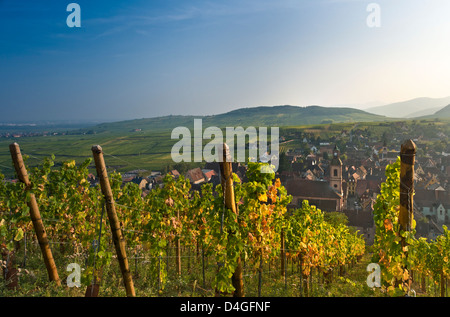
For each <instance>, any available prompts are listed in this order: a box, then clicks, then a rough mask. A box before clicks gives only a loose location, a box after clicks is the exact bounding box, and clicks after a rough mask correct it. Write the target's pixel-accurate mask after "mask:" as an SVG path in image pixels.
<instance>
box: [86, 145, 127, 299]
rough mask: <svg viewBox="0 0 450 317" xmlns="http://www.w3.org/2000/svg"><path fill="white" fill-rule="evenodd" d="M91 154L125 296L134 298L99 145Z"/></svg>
mask: <svg viewBox="0 0 450 317" xmlns="http://www.w3.org/2000/svg"><path fill="white" fill-rule="evenodd" d="M92 153H93V156H94V161H95V168H96V170H97V175H98V177H99V178H100V186H101V189H102V193H103V196H104V197H105V202H106V212H107V214H108V219H109V224H110V227H111V233H112V237H113V241H114V246H115V248H116V253H117V259H118V260H119V264H120V270H121V272H122V277H123V282H124V284H125V289H126V293H127V296H130V297H134V296H136V294H135V291H134V285H133V278H132V276H131V272H130V267H129V265H128V259H127V254H126V249H125V239H124V237H123V234H122V230H121V228H120V222H119V218H118V217H117V213H116V208H115V206H114V197H113V193H112V190H111V186H110V184H109V179H108V173H107V171H106V165H105V160H104V158H103V151H102V148H101V146H100V145H94V146H93V147H92Z"/></svg>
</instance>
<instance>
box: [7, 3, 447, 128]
mask: <svg viewBox="0 0 450 317" xmlns="http://www.w3.org/2000/svg"><path fill="white" fill-rule="evenodd" d="M71 2H72V1H71V0H68V1H62V0H45V1H43V0H33V1H29V0H21V1H17V0H0V123H1V122H21V121H34V120H82V121H116V120H128V119H138V118H146V117H156V116H163V115H170V114H172V115H211V114H218V113H224V112H227V111H231V110H234V109H237V108H242V107H256V106H273V105H297V106H309V105H320V106H354V107H359V108H367V107H369V106H375V105H381V104H387V103H391V102H399V101H405V100H409V99H413V98H417V97H432V98H442V97H447V96H450V19H449V18H448V16H449V14H450V1H448V0H378V1H376V0H375V1H373V0H372V1H365V0H220V1H219V0H209V1H206V0H145V1H138V0H134V1H133V0H128V1H124V0H117V1H104V0H78V1H76V3H77V4H78V5H79V8H80V10H79V12H80V16H79V17H80V19H79V20H80V23H81V25H80V27H69V25H68V24H67V17H68V16H69V15H70V14H71V13H72V12H71V11H67V6H68V5H69V4H70V3H71ZM372 3H374V4H376V5H377V7H378V9H379V11H377V12H378V13H379V15H377V16H375V20H373V18H374V15H373V14H375V13H376V12H375V11H371V10H369V11H368V6H369V5H370V4H372ZM378 18H379V19H378ZM368 20H370V21H379V25H377V26H375V27H371V23H370V22H369V23H368Z"/></svg>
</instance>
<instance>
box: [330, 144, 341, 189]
mask: <svg viewBox="0 0 450 317" xmlns="http://www.w3.org/2000/svg"><path fill="white" fill-rule="evenodd" d="M330 186H331V187H332V188H333V189H334V190H335V191H336V192H337V193H338V194H340V195H342V161H341V158H340V151H339V148H338V147H337V146H334V150H333V158H332V159H331V162H330Z"/></svg>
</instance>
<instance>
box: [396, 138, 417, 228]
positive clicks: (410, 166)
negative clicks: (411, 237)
mask: <svg viewBox="0 0 450 317" xmlns="http://www.w3.org/2000/svg"><path fill="white" fill-rule="evenodd" d="M415 155H416V145H415V144H414V142H413V141H412V140H407V141H406V142H404V143H403V144H402V145H401V150H400V160H401V165H400V213H399V223H400V228H401V230H403V231H410V230H411V224H412V220H413V193H414V160H415Z"/></svg>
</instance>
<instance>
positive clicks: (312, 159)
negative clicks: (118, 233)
mask: <svg viewBox="0 0 450 317" xmlns="http://www.w3.org/2000/svg"><path fill="white" fill-rule="evenodd" d="M408 129H411V128H407V127H406V128H405V127H403V128H402V126H401V125H400V126H399V127H398V129H396V130H397V132H396V133H394V134H393V135H384V140H379V139H378V140H376V139H374V138H370V133H369V135H366V134H367V131H364V130H359V129H353V130H352V131H342V132H341V133H340V135H339V136H338V137H333V138H330V140H324V139H320V138H315V139H314V138H312V139H309V138H308V137H307V136H308V135H307V134H305V133H303V134H301V135H298V134H291V135H286V136H282V137H280V144H283V143H288V142H289V141H292V140H293V139H294V138H296V137H297V138H298V137H300V142H301V146H299V147H298V148H289V149H288V150H286V151H282V152H281V154H280V166H279V169H278V171H277V173H276V177H277V178H280V180H281V183H282V185H283V186H285V187H286V189H287V192H288V194H289V195H291V196H292V201H291V204H290V205H289V206H288V208H289V209H292V208H298V207H300V206H301V204H302V201H303V200H308V201H309V203H310V204H311V205H315V206H317V208H319V209H321V210H323V211H326V212H339V213H344V214H345V215H346V216H347V218H348V225H350V226H352V227H355V228H356V229H357V230H358V231H359V232H360V233H361V234H363V235H364V237H365V239H366V242H367V244H368V245H370V244H372V243H373V239H374V234H375V225H374V221H373V208H374V203H375V201H376V198H377V195H378V194H379V193H380V186H381V184H382V183H383V182H384V180H385V178H386V177H385V169H386V166H387V165H388V164H391V163H393V162H395V161H396V159H397V157H398V156H399V150H400V145H401V143H402V140H404V139H405V136H409V135H411V133H412V131H408ZM446 138H447V136H446V135H443V134H442V132H438V133H436V136H434V137H433V140H445V142H446ZM433 140H431V141H433ZM413 141H414V142H415V144H416V146H417V148H418V151H417V154H416V159H415V166H414V169H415V174H414V181H415V185H414V193H415V194H414V200H413V201H414V219H415V220H416V234H417V235H418V236H421V237H426V238H428V239H435V238H436V237H437V236H438V235H440V234H441V233H442V232H443V229H442V225H445V224H449V223H450V193H449V190H450V155H449V154H448V153H449V152H450V150H449V148H440V149H439V151H435V150H434V149H432V148H430V146H429V144H430V143H429V141H430V139H429V136H424V135H423V133H422V134H420V131H417V135H415V136H414V137H413ZM423 149H427V151H426V152H425V151H424V150H423ZM145 172H147V175H148V176H146V177H143V176H140V175H143V174H145ZM166 172H168V173H170V174H171V175H173V176H174V177H175V178H178V177H179V176H180V175H184V176H185V177H186V178H187V179H189V181H190V183H191V185H192V188H191V189H192V190H200V188H201V185H202V184H204V183H207V182H211V183H213V184H214V185H217V184H219V183H220V175H219V164H218V163H215V162H214V163H205V165H204V166H203V167H202V168H200V167H196V168H192V169H187V170H186V171H184V172H183V171H181V172H180V171H178V170H177V169H170V168H169V169H166ZM233 172H234V173H236V174H237V176H238V177H239V178H240V179H241V181H243V182H245V181H246V166H245V164H241V163H233ZM164 175H165V173H164V172H162V171H152V172H148V171H145V170H133V171H129V172H127V173H124V174H123V175H122V177H123V182H124V183H127V182H134V183H136V184H138V186H139V188H141V189H142V195H143V196H145V195H146V194H148V192H149V191H150V190H152V188H155V186H162V185H163V184H162V182H163V178H164ZM92 177H94V176H92Z"/></svg>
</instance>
